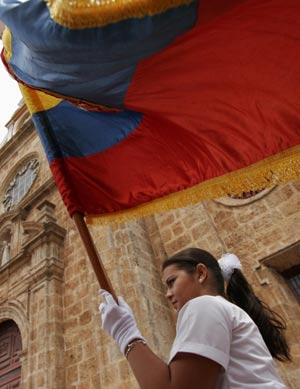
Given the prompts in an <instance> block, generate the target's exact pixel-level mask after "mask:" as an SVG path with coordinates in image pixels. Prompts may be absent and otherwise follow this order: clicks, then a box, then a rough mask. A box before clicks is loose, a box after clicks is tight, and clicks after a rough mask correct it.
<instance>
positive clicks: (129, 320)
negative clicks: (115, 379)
mask: <svg viewBox="0 0 300 389" xmlns="http://www.w3.org/2000/svg"><path fill="white" fill-rule="evenodd" d="M100 294H101V296H103V297H104V298H105V300H106V302H105V303H101V304H100V305H99V311H100V314H101V318H102V328H103V329H104V331H105V332H106V333H107V334H108V335H110V336H111V337H112V338H114V340H115V341H116V342H117V343H118V345H119V347H120V349H121V351H122V353H123V354H124V353H125V350H126V347H127V345H128V344H129V343H130V342H131V341H133V340H134V339H143V340H145V338H144V337H143V336H142V335H141V333H140V331H139V330H138V328H137V325H136V321H135V318H134V316H133V313H132V310H131V308H130V306H129V305H128V304H127V303H126V302H125V301H124V299H123V297H118V302H119V305H118V304H117V303H116V301H115V300H114V298H113V296H112V295H111V294H110V293H108V292H107V291H106V290H100Z"/></svg>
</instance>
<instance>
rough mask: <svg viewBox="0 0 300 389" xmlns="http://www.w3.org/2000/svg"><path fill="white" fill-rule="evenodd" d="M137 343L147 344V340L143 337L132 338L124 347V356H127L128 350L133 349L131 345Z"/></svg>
mask: <svg viewBox="0 0 300 389" xmlns="http://www.w3.org/2000/svg"><path fill="white" fill-rule="evenodd" d="M137 343H142V344H144V345H146V344H147V342H146V341H145V340H144V339H135V340H133V341H132V342H130V343H128V345H127V347H126V351H125V357H126V358H128V354H129V353H130V351H131V350H132V349H133V347H134V346H135V345H136V344H137Z"/></svg>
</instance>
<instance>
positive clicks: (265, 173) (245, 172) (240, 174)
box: [86, 146, 300, 225]
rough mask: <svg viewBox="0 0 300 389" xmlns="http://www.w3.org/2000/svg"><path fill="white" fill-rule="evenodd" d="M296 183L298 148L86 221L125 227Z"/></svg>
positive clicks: (299, 172) (299, 173)
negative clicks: (151, 217) (203, 203)
mask: <svg viewBox="0 0 300 389" xmlns="http://www.w3.org/2000/svg"><path fill="white" fill-rule="evenodd" d="M296 180H300V146H296V147H293V148H291V149H288V150H286V151H283V152H281V153H279V154H276V155H274V156H272V157H269V158H267V159H264V160H262V161H260V162H257V163H255V164H253V165H251V166H248V167H245V168H243V169H240V170H236V171H234V172H231V173H227V174H225V175H223V176H221V177H217V178H213V179H211V180H207V181H205V182H203V183H201V184H198V185H196V186H193V187H192V188H189V189H185V190H182V191H180V192H176V193H173V194H170V195H168V196H164V197H162V198H159V199H156V200H153V201H150V202H147V203H145V204H142V205H139V206H137V207H135V208H131V209H128V210H125V211H121V212H114V213H109V214H105V215H87V216H86V221H87V223H88V224H94V225H110V224H120V223H126V222H130V221H133V220H136V219H138V218H141V217H144V216H149V215H153V214H155V213H163V212H167V211H171V210H174V209H176V208H181V207H186V206H189V205H193V204H196V203H198V202H200V201H202V200H209V199H216V198H220V197H225V196H228V195H229V194H230V195H231V196H235V195H240V194H241V193H243V192H250V191H251V190H261V189H265V188H270V187H272V186H274V185H280V184H284V183H286V182H287V181H296Z"/></svg>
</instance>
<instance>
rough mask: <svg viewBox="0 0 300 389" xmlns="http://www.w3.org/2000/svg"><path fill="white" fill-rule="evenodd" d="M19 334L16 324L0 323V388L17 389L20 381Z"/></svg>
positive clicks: (20, 344) (9, 321)
mask: <svg viewBox="0 0 300 389" xmlns="http://www.w3.org/2000/svg"><path fill="white" fill-rule="evenodd" d="M21 351H22V342H21V334H20V331H19V328H18V327H17V325H16V323H15V322H14V321H12V320H7V321H5V322H3V323H0V388H1V389H17V388H19V387H20V381H21V362H20V352H21Z"/></svg>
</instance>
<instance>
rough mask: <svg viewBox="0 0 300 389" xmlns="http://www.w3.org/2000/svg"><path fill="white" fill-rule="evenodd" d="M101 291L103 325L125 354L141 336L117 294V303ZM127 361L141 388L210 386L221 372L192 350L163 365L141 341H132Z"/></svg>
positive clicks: (128, 309)
mask: <svg viewBox="0 0 300 389" xmlns="http://www.w3.org/2000/svg"><path fill="white" fill-rule="evenodd" d="M101 294H102V295H103V296H104V297H105V299H106V303H102V304H100V306H99V309H100V313H101V315H102V326H103V329H104V330H105V331H106V332H107V333H108V334H109V335H110V336H112V337H113V338H114V339H115V340H116V342H117V343H118V345H119V347H120V349H121V352H122V353H123V354H125V353H126V349H127V346H128V344H129V343H131V342H133V341H134V340H135V339H143V340H144V338H143V336H142V335H141V334H140V332H139V330H138V328H137V325H136V322H135V319H134V316H133V313H132V311H131V309H130V307H129V306H128V304H127V303H126V302H125V301H124V300H123V299H122V298H121V297H119V301H118V304H117V303H116V302H115V300H114V299H113V297H112V296H111V295H110V294H109V293H108V292H105V291H104V292H102V293H101ZM128 361H129V363H130V366H131V368H132V371H133V373H134V375H135V377H136V379H137V381H138V383H139V385H140V387H141V389H148V388H149V389H193V388H197V389H199V388H201V389H210V388H214V385H215V383H216V381H217V378H218V376H219V375H220V372H221V366H220V365H219V364H218V363H216V362H214V361H212V360H210V359H208V358H205V357H201V356H198V355H196V354H192V353H177V354H176V355H175V357H174V358H173V359H172V362H171V363H170V365H167V364H166V363H165V362H163V361H162V360H161V359H160V358H159V357H158V356H157V355H155V354H154V353H153V352H152V351H151V350H150V348H149V347H148V346H147V345H144V344H142V343H135V344H134V346H133V348H132V349H131V350H130V351H129V353H128Z"/></svg>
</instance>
